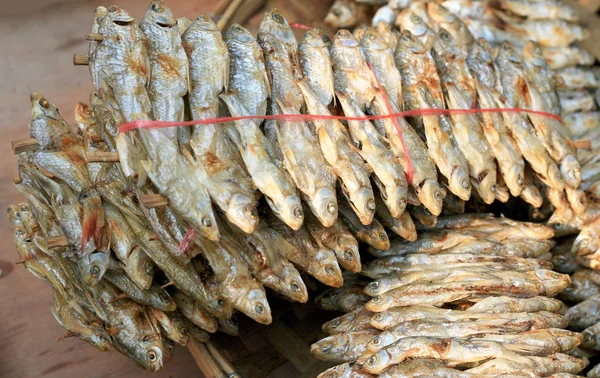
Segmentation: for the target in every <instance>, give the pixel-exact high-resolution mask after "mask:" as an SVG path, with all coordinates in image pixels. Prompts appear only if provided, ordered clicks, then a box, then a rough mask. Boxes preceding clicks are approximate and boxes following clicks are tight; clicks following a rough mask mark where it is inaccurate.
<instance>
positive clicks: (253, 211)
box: [246, 205, 258, 219]
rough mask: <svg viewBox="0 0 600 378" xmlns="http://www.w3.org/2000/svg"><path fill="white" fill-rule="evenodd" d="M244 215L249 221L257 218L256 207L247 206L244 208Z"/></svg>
mask: <svg viewBox="0 0 600 378" xmlns="http://www.w3.org/2000/svg"><path fill="white" fill-rule="evenodd" d="M246 213H247V214H248V217H249V218H250V219H256V218H258V212H257V211H256V206H254V205H248V206H247V207H246Z"/></svg>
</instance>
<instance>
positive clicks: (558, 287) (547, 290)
mask: <svg viewBox="0 0 600 378" xmlns="http://www.w3.org/2000/svg"><path fill="white" fill-rule="evenodd" d="M535 275H536V276H537V277H538V278H539V279H540V280H541V282H542V285H544V295H547V296H549V297H552V296H554V295H556V294H558V293H560V292H561V291H563V290H564V289H565V288H566V287H568V286H569V285H570V284H571V278H570V277H569V275H568V274H563V273H557V272H554V271H551V270H547V269H538V270H536V271H535Z"/></svg>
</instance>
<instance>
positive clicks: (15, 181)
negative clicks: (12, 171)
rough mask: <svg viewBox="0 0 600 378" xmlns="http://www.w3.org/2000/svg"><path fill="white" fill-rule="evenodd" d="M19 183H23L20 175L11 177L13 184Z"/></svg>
mask: <svg viewBox="0 0 600 378" xmlns="http://www.w3.org/2000/svg"><path fill="white" fill-rule="evenodd" d="M21 183H23V180H21V177H20V176H15V177H13V184H15V185H19V184H21Z"/></svg>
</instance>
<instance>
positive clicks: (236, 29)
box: [225, 24, 256, 45]
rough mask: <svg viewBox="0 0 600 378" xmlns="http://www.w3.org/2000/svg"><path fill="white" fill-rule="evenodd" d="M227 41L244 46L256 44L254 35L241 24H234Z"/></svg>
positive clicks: (226, 36)
mask: <svg viewBox="0 0 600 378" xmlns="http://www.w3.org/2000/svg"><path fill="white" fill-rule="evenodd" d="M225 40H226V41H227V42H236V43H240V44H244V45H252V44H254V43H255V42H256V39H254V36H253V35H252V33H250V32H249V31H248V29H246V28H245V27H243V26H242V25H240V24H233V25H231V27H229V30H228V31H227V34H225Z"/></svg>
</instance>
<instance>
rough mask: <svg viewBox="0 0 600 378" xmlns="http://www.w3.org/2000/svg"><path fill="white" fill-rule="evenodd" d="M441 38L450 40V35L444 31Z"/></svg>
mask: <svg viewBox="0 0 600 378" xmlns="http://www.w3.org/2000/svg"><path fill="white" fill-rule="evenodd" d="M440 38H441V39H443V40H447V39H448V38H450V36H449V35H448V33H447V32H445V31H443V32H441V33H440Z"/></svg>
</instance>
